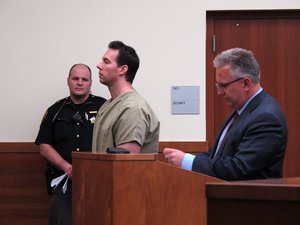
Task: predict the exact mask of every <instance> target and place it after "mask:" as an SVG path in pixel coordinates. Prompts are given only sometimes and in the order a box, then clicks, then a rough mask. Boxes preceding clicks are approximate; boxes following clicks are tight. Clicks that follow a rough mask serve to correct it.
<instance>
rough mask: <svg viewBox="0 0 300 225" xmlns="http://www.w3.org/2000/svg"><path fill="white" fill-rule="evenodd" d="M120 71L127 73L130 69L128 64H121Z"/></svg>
mask: <svg viewBox="0 0 300 225" xmlns="http://www.w3.org/2000/svg"><path fill="white" fill-rule="evenodd" d="M119 71H120V73H121V74H126V73H127V71H128V66H127V65H123V66H120V67H119Z"/></svg>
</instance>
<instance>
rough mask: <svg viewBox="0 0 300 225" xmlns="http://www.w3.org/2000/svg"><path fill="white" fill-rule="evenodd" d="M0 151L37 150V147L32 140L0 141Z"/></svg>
mask: <svg viewBox="0 0 300 225" xmlns="http://www.w3.org/2000/svg"><path fill="white" fill-rule="evenodd" d="M1 152H6V153H15V152H20V153H21V152H39V147H38V146H37V145H36V144H34V143H33V142H0V153H1Z"/></svg>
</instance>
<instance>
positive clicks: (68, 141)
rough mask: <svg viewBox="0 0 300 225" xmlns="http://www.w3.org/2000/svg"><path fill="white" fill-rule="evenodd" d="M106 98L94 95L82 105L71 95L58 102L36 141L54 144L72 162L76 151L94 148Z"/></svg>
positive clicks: (42, 124) (51, 110)
mask: <svg viewBox="0 0 300 225" xmlns="http://www.w3.org/2000/svg"><path fill="white" fill-rule="evenodd" d="M105 101H106V100H105V99H104V98H102V97H98V96H94V95H90V96H89V98H88V99H87V101H86V102H85V103H82V104H79V105H76V104H74V103H73V102H72V101H71V99H70V98H69V97H67V98H64V99H62V100H59V101H57V102H56V103H55V104H54V105H52V106H50V107H49V108H48V110H47V111H46V113H45V115H44V118H43V120H42V123H41V125H40V130H39V133H38V136H37V138H36V140H35V143H36V144H38V145H39V144H49V145H51V146H52V147H53V148H54V149H55V150H56V151H57V152H58V153H59V154H60V155H61V156H62V157H63V158H64V159H65V160H66V161H68V162H70V163H71V160H72V159H71V153H72V151H91V148H92V147H91V146H92V131H93V125H94V120H95V117H96V114H97V112H98V110H99V108H100V107H101V106H102V104H103V103H104V102H105Z"/></svg>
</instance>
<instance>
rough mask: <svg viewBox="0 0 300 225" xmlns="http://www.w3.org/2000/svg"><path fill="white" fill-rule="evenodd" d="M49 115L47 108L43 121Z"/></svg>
mask: <svg viewBox="0 0 300 225" xmlns="http://www.w3.org/2000/svg"><path fill="white" fill-rule="evenodd" d="M47 115H48V110H46V112H45V113H44V115H43V118H42V122H43V121H44V120H45V118H46V117H47Z"/></svg>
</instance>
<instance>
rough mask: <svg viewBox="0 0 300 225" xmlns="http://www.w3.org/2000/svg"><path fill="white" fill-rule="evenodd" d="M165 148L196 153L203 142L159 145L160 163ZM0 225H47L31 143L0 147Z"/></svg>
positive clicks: (39, 165) (40, 162)
mask: <svg viewBox="0 0 300 225" xmlns="http://www.w3.org/2000/svg"><path fill="white" fill-rule="evenodd" d="M165 147H169V148H177V149H182V150H184V151H186V152H190V153H197V152H202V151H205V150H207V147H208V143H206V142H161V143H160V145H159V153H158V158H159V160H162V161H165V159H164V156H163V153H162V150H163V149H164V148H165ZM0 160H1V163H0V180H1V181H0V224H1V225H2V224H3V225H16V224H17V225H48V201H49V197H48V195H47V192H46V180H45V176H44V166H45V160H44V159H42V158H41V156H40V154H39V149H38V146H36V145H35V144H34V143H28V142H22V143H20V142H18V143H0Z"/></svg>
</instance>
